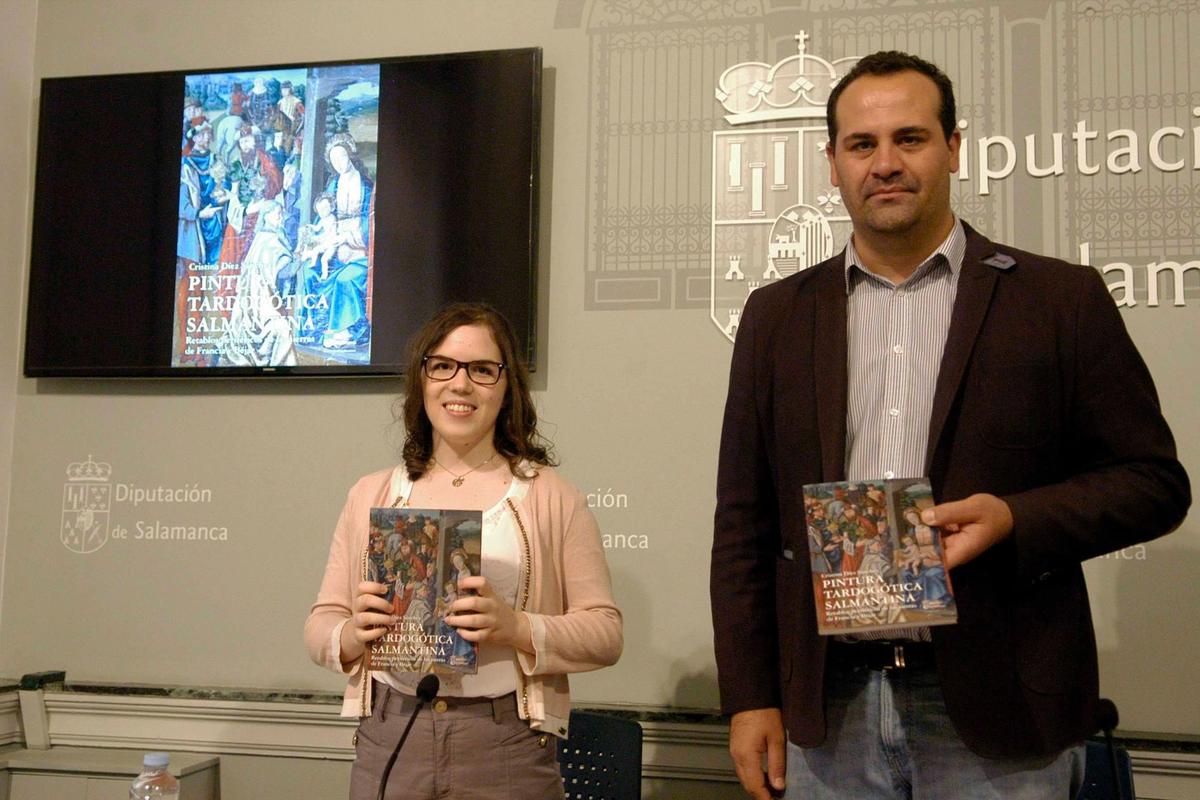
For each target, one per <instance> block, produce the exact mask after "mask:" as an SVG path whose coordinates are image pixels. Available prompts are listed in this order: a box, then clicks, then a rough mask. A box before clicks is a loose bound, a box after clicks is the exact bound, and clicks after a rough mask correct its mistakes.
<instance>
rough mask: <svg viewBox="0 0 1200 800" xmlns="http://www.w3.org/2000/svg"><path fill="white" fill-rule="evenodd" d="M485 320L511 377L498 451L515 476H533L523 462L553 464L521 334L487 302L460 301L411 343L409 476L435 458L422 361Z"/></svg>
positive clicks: (406, 416) (406, 417) (406, 415)
mask: <svg viewBox="0 0 1200 800" xmlns="http://www.w3.org/2000/svg"><path fill="white" fill-rule="evenodd" d="M463 325H481V326H483V327H485V328H487V329H488V331H489V332H490V333H491V334H492V338H493V339H495V340H496V346H497V347H499V348H500V358H501V360H502V361H503V363H504V372H505V373H506V374H507V377H508V388H507V389H506V391H505V393H504V402H503V403H502V404H501V406H500V414H499V416H498V417H496V432H495V435H494V437H493V440H492V444H493V446H494V447H495V448H496V452H497V453H499V454H500V455H501V456H503V457H504V459H505V460H506V461H507V462H508V467H509V469H510V470H511V471H512V473H513V474H514V475H517V476H519V477H530V476H529V475H527V474H525V473H524V472H522V470H521V462H522V461H525V462H528V463H529V464H530V465H532V466H543V467H545V466H554V465H555V463H556V462H555V460H554V455H553V453H552V452H551V445H550V443H549V442H548V441H546V439H545V438H543V437H542V435H541V434H540V433H538V430H537V411H536V410H535V409H534V407H533V399H532V398H531V397H530V395H529V371H528V369H526V367H525V362H524V360H523V359H522V358H521V355H520V352H519V351H518V349H517V336H516V333H515V332H514V331H513V328H512V325H511V324H510V323H509V321H508V320H507V319H505V318H504V316H503V315H502V314H501V313H500V312H499V311H497V310H496V309H494V308H492V307H491V306H489V305H486V304H484V303H455V304H453V305H450V306H447V307H446V308H444V309H442V310H441V311H439V312H438V313H437V314H436V315H434V317H433V319H431V320H429V322H427V323H425V326H424V327H422V328H421V330H419V331H417V333H416V335H414V336H413V338H412V339H411V340H410V341H409V343H408V368H407V370H406V372H405V375H404V402H403V406H402V412H401V418H402V419H403V421H404V430H405V438H404V449H403V451H402V452H403V456H404V466H405V468H406V469H407V470H408V477H409V478H411V479H412V480H414V481H415V480H417V479H418V478H420V477H421V476H422V475H424V474H425V473H426V472H427V471H428V470H429V467H430V465H431V463H432V462H433V426H432V425H431V424H430V422H429V416H428V415H427V414H426V413H425V391H424V390H425V380H426V379H425V371H424V370H423V369H422V360H423V359H424V358H425V356H428V355H430V354H432V353H433V351H434V350H435V349H436V348H437V346H438V345H439V344H441V343H442V341H443V340H444V339H445V338H446V337H447V336H449V335H450V332H451V331H453V330H454V329H455V328H459V327H462V326H463Z"/></svg>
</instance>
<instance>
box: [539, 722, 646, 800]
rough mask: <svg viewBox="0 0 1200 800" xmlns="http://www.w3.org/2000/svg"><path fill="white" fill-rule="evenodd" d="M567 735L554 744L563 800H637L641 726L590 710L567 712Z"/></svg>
mask: <svg viewBox="0 0 1200 800" xmlns="http://www.w3.org/2000/svg"><path fill="white" fill-rule="evenodd" d="M570 730H571V735H570V737H569V738H568V739H566V740H565V741H562V742H559V743H558V766H559V768H560V769H561V770H562V776H563V790H564V791H565V792H566V795H567V800H638V798H640V797H641V796H642V726H641V725H639V724H638V723H637V722H636V721H635V720H631V719H622V718H620V717H613V716H609V715H608V714H595V713H592V712H590V711H572V712H571V728H570Z"/></svg>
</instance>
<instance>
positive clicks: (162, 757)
mask: <svg viewBox="0 0 1200 800" xmlns="http://www.w3.org/2000/svg"><path fill="white" fill-rule="evenodd" d="M170 760H171V754H170V753H146V755H145V756H144V757H143V758H142V766H143V767H160V768H161V767H165V766H167V764H168V763H169V762H170Z"/></svg>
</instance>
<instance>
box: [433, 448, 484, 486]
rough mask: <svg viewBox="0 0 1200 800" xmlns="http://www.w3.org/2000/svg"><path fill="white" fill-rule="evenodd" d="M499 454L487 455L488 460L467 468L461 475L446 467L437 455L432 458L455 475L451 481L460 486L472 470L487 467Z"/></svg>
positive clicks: (453, 484) (451, 483)
mask: <svg viewBox="0 0 1200 800" xmlns="http://www.w3.org/2000/svg"><path fill="white" fill-rule="evenodd" d="M497 455H498V453H492V454H491V455H490V456H488V457H487V460H486V461H484V462H483V463H482V464H479V465H478V466H475V467H471V468H470V469H469V470H467V471H466V472H464V473H463V474H461V475H459V474H458V473H457V472H451V471H450V470H449V469H448V468H447V467H446V465H445V464H443V463H442V462H440V461H438V460H437V456H431V458H433V463H435V464H437V465H438V466H439V467H441V468H442V469H444V470H446V472H449V473H450V474H451V475H453V476H454V480H452V481H450V485H451V486H454V487H458V486H462V485H463V480H464V479H465V478H466V477H467V476H468V475H470V474H471V473H472V472H474V471H475V470H477V469H483V468H484V467H486V466H487V465H488V464H490V463H491V462H492V459H493V458H495V457H496V456H497Z"/></svg>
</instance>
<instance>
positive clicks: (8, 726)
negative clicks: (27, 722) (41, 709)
mask: <svg viewBox="0 0 1200 800" xmlns="http://www.w3.org/2000/svg"><path fill="white" fill-rule="evenodd" d="M24 742H25V735H24V732H23V731H22V729H21V701H20V700H18V699H17V693H16V692H6V693H4V694H0V747H3V746H4V745H9V744H24Z"/></svg>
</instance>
